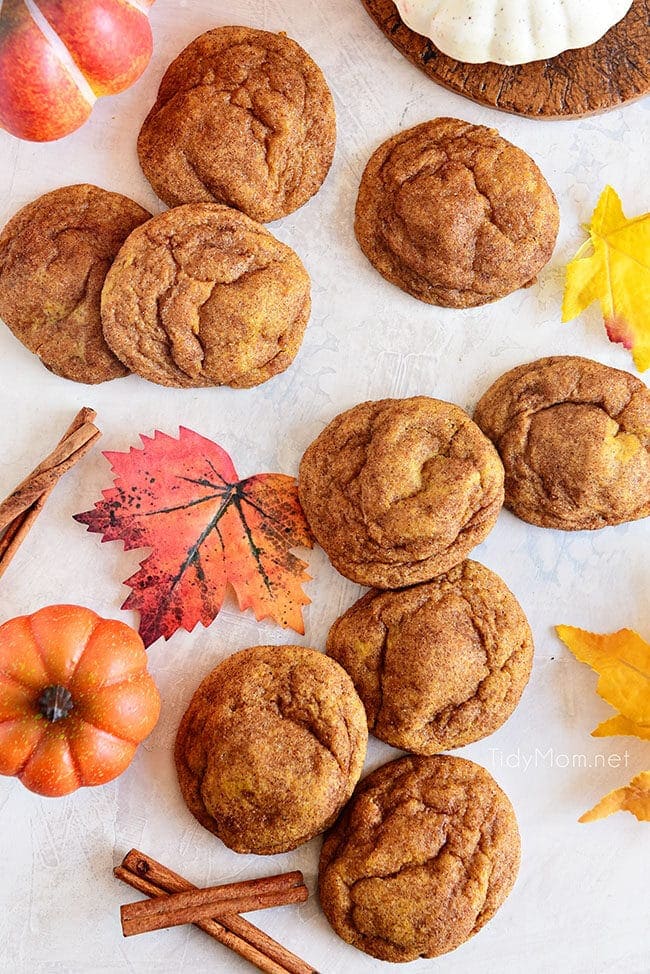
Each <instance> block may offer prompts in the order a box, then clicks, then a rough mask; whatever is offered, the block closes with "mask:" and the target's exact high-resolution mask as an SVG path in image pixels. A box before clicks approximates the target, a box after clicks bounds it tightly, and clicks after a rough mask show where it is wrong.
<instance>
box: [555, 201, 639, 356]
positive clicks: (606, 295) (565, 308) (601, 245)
mask: <svg viewBox="0 0 650 974" xmlns="http://www.w3.org/2000/svg"><path fill="white" fill-rule="evenodd" d="M587 229H588V230H589V240H587V241H585V243H584V244H583V245H582V247H581V248H580V250H579V251H578V253H577V254H576V256H575V257H574V259H573V260H572V261H571V263H570V264H568V266H567V273H566V286H565V291H564V301H563V304H562V320H563V321H572V320H573V319H574V318H576V317H577V316H578V315H579V314H581V313H582V312H583V311H584V310H585V309H586V308H588V307H589V305H590V304H591V303H592V302H593V301H599V302H600V307H601V310H602V313H603V318H604V321H605V328H606V329H607V334H608V336H609V339H610V341H612V342H620V343H621V344H623V345H624V346H625V347H626V348H628V349H631V350H632V355H633V357H634V362H635V364H636V367H637V368H638V369H639V371H640V372H645V370H646V369H647V368H648V367H650V213H645V214H643V215H642V216H637V217H635V218H633V219H631V220H628V219H627V218H626V216H625V214H624V213H623V207H622V205H621V200H620V198H619V196H618V194H617V193H616V191H615V190H614V189H612V187H611V186H606V187H605V189H604V191H603V193H602V195H601V197H600V199H599V200H598V205H597V206H596V209H595V210H594V213H593V216H592V218H591V223H590V225H589V227H588V228H587ZM589 250H592V251H593V252H592V253H591V254H589V255H588V256H586V255H587V252H588V251H589Z"/></svg>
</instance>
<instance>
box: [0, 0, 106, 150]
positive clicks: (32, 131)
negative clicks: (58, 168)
mask: <svg viewBox="0 0 650 974" xmlns="http://www.w3.org/2000/svg"><path fill="white" fill-rule="evenodd" d="M86 88H87V90H86V91H84V90H82V89H81V88H80V86H79V84H78V81H77V79H76V78H75V77H73V74H72V73H71V71H70V70H69V69H68V68H67V67H66V65H65V63H64V62H63V61H62V60H61V57H60V54H59V53H58V52H57V51H56V50H55V49H54V48H53V47H52V45H51V43H50V41H49V40H48V38H47V37H46V36H45V34H44V33H43V32H42V31H41V29H40V28H39V27H38V26H37V24H36V23H35V22H34V20H33V19H32V17H31V16H30V13H29V11H28V10H27V8H26V6H25V4H24V2H23V0H4V3H3V4H2V7H1V8H0V126H2V127H3V128H5V129H7V131H8V132H11V133H12V135H17V136H18V138H21V139H29V140H31V141H35V142H46V141H49V140H51V139H59V138H61V136H63V135H67V134H68V133H69V132H73V131H74V130H75V129H78V128H79V126H80V125H83V123H84V122H85V121H86V119H87V118H88V116H89V115H90V113H91V111H92V107H93V104H94V101H95V98H94V96H93V93H92V91H91V90H90V89H89V88H88V86H86Z"/></svg>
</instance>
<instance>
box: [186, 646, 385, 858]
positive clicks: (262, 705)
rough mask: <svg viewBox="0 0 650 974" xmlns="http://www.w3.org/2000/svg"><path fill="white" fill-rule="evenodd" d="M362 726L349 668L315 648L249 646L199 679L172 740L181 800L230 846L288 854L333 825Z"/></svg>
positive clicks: (354, 773)
mask: <svg viewBox="0 0 650 974" xmlns="http://www.w3.org/2000/svg"><path fill="white" fill-rule="evenodd" d="M367 741H368V730H367V727H366V716H365V713H364V710H363V705H362V703H361V701H360V700H359V697H358V696H357V694H356V691H355V689H354V686H353V684H352V681H351V680H350V677H349V676H348V675H347V673H346V672H345V670H344V669H343V668H342V667H341V666H339V664H338V663H336V662H335V661H334V660H332V659H330V658H329V657H328V656H325V655H323V654H322V653H318V652H316V650H314V649H307V648H305V647H301V646H255V647H252V648H251V649H244V650H242V651H241V652H239V653H235V654H234V655H233V656H230V657H229V658H228V659H226V660H225V661H224V662H223V663H221V664H220V666H218V667H217V668H216V669H215V670H213V671H212V673H210V674H209V676H207V677H206V678H205V680H204V681H203V682H202V683H201V685H200V686H199V688H198V689H197V691H196V693H195V694H194V696H193V697H192V700H191V702H190V705H189V707H188V709H187V711H186V713H185V716H184V717H183V719H182V721H181V724H180V727H179V729H178V735H177V738H176V750H175V758H176V770H177V773H178V780H179V783H180V787H181V792H182V794H183V798H184V799H185V802H186V804H187V806H188V808H189V810H190V811H191V812H192V814H193V815H194V816H195V817H196V818H197V819H198V821H199V822H200V823H201V825H203V826H204V827H205V828H206V829H209V830H210V832H213V833H214V834H215V835H218V836H219V838H220V839H221V840H222V841H223V842H224V843H225V844H226V845H227V846H228V847H229V848H231V849H233V850H234V851H235V852H242V853H249V852H250V853H256V854H257V855H274V854H275V853H279V852H288V851H289V850H290V849H295V848H296V846H298V845H301V844H302V843H303V842H307V841H308V840H309V839H311V838H313V837H314V836H315V835H318V833H319V832H323V831H324V830H325V829H326V828H329V826H330V825H331V824H332V822H333V821H334V820H335V818H336V816H337V815H338V814H339V812H340V810H341V808H342V807H343V805H344V804H345V803H346V801H347V800H348V798H349V797H350V795H351V794H352V791H353V789H354V786H355V785H356V783H357V781H358V780H359V776H360V774H361V768H362V767H363V762H364V759H365V755H366V744H367Z"/></svg>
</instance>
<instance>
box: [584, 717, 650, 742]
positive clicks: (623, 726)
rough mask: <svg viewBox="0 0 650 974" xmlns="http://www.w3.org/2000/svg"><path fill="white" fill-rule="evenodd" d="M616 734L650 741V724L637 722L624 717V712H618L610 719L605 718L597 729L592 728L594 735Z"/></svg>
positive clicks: (610, 735)
mask: <svg viewBox="0 0 650 974" xmlns="http://www.w3.org/2000/svg"><path fill="white" fill-rule="evenodd" d="M615 735H622V736H628V737H629V736H632V735H633V736H634V737H640V738H641V740H642V741H650V724H637V723H635V721H633V720H630V718H629V717H624V716H623V714H616V716H615V717H610V718H609V720H604V721H603V722H602V724H599V725H598V727H597V728H596V729H595V730H592V732H591V736H592V737H614V736H615Z"/></svg>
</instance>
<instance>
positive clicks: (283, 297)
mask: <svg viewBox="0 0 650 974" xmlns="http://www.w3.org/2000/svg"><path fill="white" fill-rule="evenodd" d="M310 308H311V300H310V282H309V275H308V274H307V271H306V270H305V268H304V267H303V265H302V262H301V261H300V258H299V257H298V256H297V254H296V253H294V251H293V250H292V249H291V248H290V247H287V246H286V244H283V243H280V241H279V240H276V238H275V237H274V236H273V235H272V234H270V233H269V231H268V230H266V229H265V228H264V227H263V226H261V224H259V223H255V221H254V220H251V219H249V218H248V217H247V216H244V214H243V213H239V212H238V211H237V210H233V209H231V208H230V207H227V206H218V205H217V204H216V203H190V204H188V205H187V206H179V207H178V208H177V209H175V210H168V211H167V212H165V213H161V214H160V215H159V216H156V217H154V218H153V220H150V221H149V223H148V224H147V225H146V227H141V228H140V229H138V230H136V231H135V232H134V233H132V234H131V236H130V237H129V238H128V240H127V241H126V243H125V244H124V246H123V247H122V249H121V250H120V252H119V254H118V256H117V258H116V260H115V262H114V264H113V266H112V268H111V270H110V272H109V274H108V275H107V277H106V283H105V285H104V291H103V294H102V324H103V327H104V335H105V337H106V341H107V342H108V344H109V345H110V347H111V348H112V349H113V351H114V352H115V354H116V355H117V356H118V357H119V358H120V359H121V360H122V362H124V364H125V365H126V366H127V367H128V368H129V369H130V370H131V371H132V372H137V373H138V375H141V376H143V377H144V378H145V379H149V380H150V381H151V382H158V383H160V384H161V385H164V386H218V385H228V386H234V387H235V388H246V387H248V386H256V385H259V384H260V383H261V382H266V380H267V379H270V378H271V377H272V376H274V375H277V374H278V373H279V372H284V370H285V369H286V368H288V366H289V365H291V363H292V362H293V360H294V358H295V356H296V354H297V352H298V349H299V348H300V344H301V342H302V337H303V334H304V331H305V327H306V325H307V321H308V319H309V312H310Z"/></svg>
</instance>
